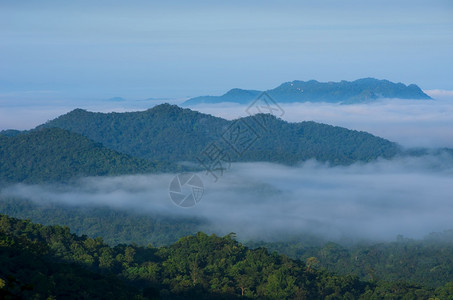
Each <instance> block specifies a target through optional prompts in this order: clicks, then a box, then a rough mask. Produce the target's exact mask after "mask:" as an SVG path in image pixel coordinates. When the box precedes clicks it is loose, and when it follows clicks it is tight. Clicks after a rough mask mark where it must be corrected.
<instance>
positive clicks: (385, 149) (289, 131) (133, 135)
mask: <svg viewBox="0 0 453 300" xmlns="http://www.w3.org/2000/svg"><path fill="white" fill-rule="evenodd" d="M258 118H260V119H259V120H263V122H264V123H265V126H261V125H263V124H262V123H259V122H257V120H258ZM260 122H261V121H260ZM238 124H239V125H240V126H242V128H239V130H242V131H247V132H246V136H245V138H248V139H249V140H248V141H250V140H251V142H250V144H249V145H247V144H246V146H247V148H246V149H241V150H244V151H239V152H240V154H238V153H237V152H235V151H234V150H235V149H233V148H232V146H231V143H230V144H229V143H228V142H229V141H228V140H226V139H225V137H228V136H233V133H234V132H233V131H234V130H237V129H238V127H239V126H236V125H238ZM235 126H236V127H235ZM51 127H59V128H63V129H66V130H69V131H72V132H76V133H79V134H81V135H83V136H86V137H88V138H89V139H92V140H94V141H96V142H99V143H102V144H103V145H104V146H106V147H108V148H110V149H113V150H115V151H119V152H121V153H125V154H129V155H132V156H135V157H138V158H145V159H151V160H159V161H171V162H178V161H192V162H196V161H197V158H200V156H202V155H203V153H204V152H205V150H206V149H207V147H209V146H210V145H212V143H215V144H216V146H217V147H218V148H220V149H222V150H225V151H226V152H229V153H228V155H229V157H230V159H231V160H232V161H269V162H280V163H295V162H299V161H304V160H307V159H311V158H314V159H317V160H319V161H328V162H331V163H334V164H349V163H353V162H356V161H370V160H373V159H376V158H377V157H385V158H389V157H392V156H394V155H395V154H397V153H398V152H399V148H398V146H397V145H396V144H395V143H392V142H390V141H388V140H385V139H382V138H379V137H376V136H373V135H371V134H369V133H365V132H358V131H354V130H348V129H345V128H341V127H334V126H330V125H325V124H318V123H315V122H301V123H288V122H285V121H283V120H281V119H277V118H276V117H274V116H271V115H259V116H254V117H246V118H242V119H238V120H236V121H228V120H225V119H221V118H217V117H213V116H210V115H207V114H202V113H199V112H196V111H192V110H190V109H182V108H180V107H178V106H175V105H169V104H162V105H158V106H156V107H154V108H152V109H149V110H147V111H143V112H127V113H107V114H106V113H92V112H88V111H85V110H81V109H77V110H74V111H72V112H70V113H68V114H65V115H62V116H60V117H58V118H56V119H54V120H52V121H50V122H48V123H46V124H43V125H41V126H40V127H38V128H51ZM241 138H242V137H241ZM248 141H246V142H248ZM233 146H234V145H233Z"/></svg>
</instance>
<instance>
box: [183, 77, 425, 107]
mask: <svg viewBox="0 0 453 300" xmlns="http://www.w3.org/2000/svg"><path fill="white" fill-rule="evenodd" d="M262 92H263V91H257V90H245V89H238V88H234V89H231V90H229V91H228V92H226V93H225V94H223V95H221V96H199V97H194V98H191V99H188V100H187V101H185V102H184V103H183V104H184V105H189V106H190V105H197V104H203V103H222V102H232V103H238V104H248V103H249V102H251V101H252V100H254V99H255V98H256V97H258V96H259V95H260V94H261V93H262ZM265 92H266V93H267V94H268V95H269V96H271V97H272V98H273V99H274V100H275V101H277V102H279V103H294V102H330V103H342V104H353V103H367V102H371V101H375V100H378V99H381V98H399V99H420V100H423V99H425V100H429V99H432V98H431V97H430V96H428V95H427V94H425V93H424V92H423V91H422V90H421V89H420V88H419V87H418V86H417V85H415V84H409V85H405V84H403V83H400V82H398V83H394V82H391V81H389V80H385V79H384V80H379V79H375V78H361V79H357V80H354V81H346V80H342V81H340V82H332V81H330V82H319V81H316V80H309V81H300V80H294V81H289V82H284V83H282V84H280V85H279V86H277V87H276V88H274V89H270V90H266V91H265Z"/></svg>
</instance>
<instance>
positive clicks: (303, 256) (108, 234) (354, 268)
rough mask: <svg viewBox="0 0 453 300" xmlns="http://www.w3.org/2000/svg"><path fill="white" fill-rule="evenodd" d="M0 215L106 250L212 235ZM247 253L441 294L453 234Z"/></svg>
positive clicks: (8, 202) (176, 225)
mask: <svg viewBox="0 0 453 300" xmlns="http://www.w3.org/2000/svg"><path fill="white" fill-rule="evenodd" d="M0 212H1V213H4V214H8V215H11V216H14V217H18V218H21V219H31V220H32V221H33V222H37V223H41V224H47V225H54V224H61V225H65V226H68V227H70V228H71V229H73V230H74V231H75V232H76V233H77V234H79V235H87V236H88V237H91V238H94V239H96V238H99V237H102V238H103V240H104V242H105V243H106V244H108V245H110V246H116V245H119V244H132V243H134V244H136V245H139V246H147V245H150V244H151V245H153V246H169V245H171V244H173V243H174V242H176V241H177V240H178V239H180V238H182V237H184V236H187V235H192V234H195V233H196V232H198V231H207V232H209V233H212V231H211V230H210V226H209V223H208V222H207V221H206V220H202V219H198V218H185V217H170V216H164V215H158V214H156V215H144V214H139V213H137V212H133V211H124V210H121V211H120V210H114V209H111V208H107V207H91V208H86V207H85V208H84V207H71V208H67V207H64V206H63V205H57V204H49V203H48V204H45V205H38V204H34V203H32V202H30V201H26V200H20V199H1V201H0ZM242 242H243V243H244V244H245V245H246V246H248V247H250V248H259V247H265V248H267V249H269V250H270V251H276V252H277V253H280V254H285V255H288V256H289V257H291V258H293V259H300V260H302V261H307V260H308V259H311V260H313V258H316V260H315V261H316V265H315V266H316V268H323V269H326V270H328V271H329V272H334V273H337V274H342V275H355V276H358V278H359V279H360V280H363V281H381V280H384V281H392V282H393V281H405V282H408V283H411V284H415V285H417V284H418V285H423V286H427V287H430V288H439V287H442V286H444V285H446V284H448V283H449V282H453V232H452V231H446V232H443V233H433V234H430V235H428V236H427V237H425V238H424V239H422V240H413V239H407V238H404V237H401V236H398V237H395V241H394V242H380V243H377V242H367V243H365V242H363V243H351V242H349V241H346V240H344V241H338V242H335V243H334V242H331V241H327V240H325V239H323V238H322V237H317V236H313V235H308V234H307V235H305V236H298V237H297V238H293V239H292V240H291V239H288V240H287V241H280V242H258V241H253V240H247V241H242Z"/></svg>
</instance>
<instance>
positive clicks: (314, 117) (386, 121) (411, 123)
mask: <svg viewBox="0 0 453 300" xmlns="http://www.w3.org/2000/svg"><path fill="white" fill-rule="evenodd" d="M280 106H281V107H282V108H283V109H284V111H285V114H284V116H283V117H282V119H284V120H286V121H289V122H301V121H315V122H319V123H326V124H330V125H335V126H341V127H345V128H348V129H354V130H360V131H366V132H369V133H372V134H374V135H377V136H380V137H383V138H386V139H389V140H391V141H394V142H397V143H400V144H401V145H403V146H405V147H429V148H436V147H450V148H453V96H452V97H450V96H448V97H442V98H439V99H436V100H434V101H425V100H398V99H383V100H381V101H377V102H373V103H368V104H355V105H340V104H331V103H310V102H306V103H291V104H283V103H280ZM191 108H192V109H194V110H198V111H200V112H204V113H209V114H212V115H215V116H219V117H222V118H226V119H234V118H237V117H241V116H246V115H247V114H246V112H245V111H246V108H247V106H243V105H235V104H232V103H222V104H202V105H196V106H192V107H191Z"/></svg>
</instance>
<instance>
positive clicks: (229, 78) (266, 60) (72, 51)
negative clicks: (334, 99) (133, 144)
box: [0, 0, 453, 109]
mask: <svg viewBox="0 0 453 300" xmlns="http://www.w3.org/2000/svg"><path fill="white" fill-rule="evenodd" d="M0 40H1V42H0V109H1V107H5V106H9V105H19V104H22V105H30V104H45V105H56V104H58V105H62V104H68V103H69V104H71V105H73V106H76V105H77V104H78V105H79V106H83V105H87V103H88V104H89V103H90V101H94V100H99V99H108V98H111V97H117V96H120V97H124V98H126V99H132V100H138V99H147V98H150V97H152V98H162V97H164V98H186V97H193V96H199V95H219V94H223V93H224V92H226V91H227V90H229V89H231V88H234V87H238V88H246V89H258V90H266V89H271V88H274V87H276V86H278V85H279V84H281V83H283V82H286V81H292V80H310V79H316V80H319V81H339V80H355V79H358V78H362V77H376V78H379V79H388V80H391V81H396V82H403V83H406V84H410V83H415V84H418V85H419V86H420V87H421V88H422V89H424V90H425V89H429V90H430V89H440V90H453V80H452V79H453V74H452V73H453V57H452V54H451V53H453V2H452V1H449V0H446V1H443V0H437V1H419V0H415V1H414V0H410V1H405V0H403V1H389V0H384V1H351V0H345V1H333V0H329V1H292V0H290V1H268V0H264V1H262V0H261V1H255V0H252V1H236V0H233V1H199V0H194V1H182V0H181V1H172V0H170V1H141V0H131V1H110V0H109V1H106V0H100V1H86V0H81V1H65V0H60V1H49V0H41V1H5V0H0Z"/></svg>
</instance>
